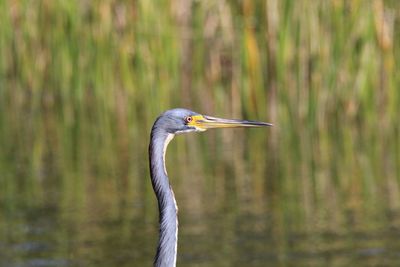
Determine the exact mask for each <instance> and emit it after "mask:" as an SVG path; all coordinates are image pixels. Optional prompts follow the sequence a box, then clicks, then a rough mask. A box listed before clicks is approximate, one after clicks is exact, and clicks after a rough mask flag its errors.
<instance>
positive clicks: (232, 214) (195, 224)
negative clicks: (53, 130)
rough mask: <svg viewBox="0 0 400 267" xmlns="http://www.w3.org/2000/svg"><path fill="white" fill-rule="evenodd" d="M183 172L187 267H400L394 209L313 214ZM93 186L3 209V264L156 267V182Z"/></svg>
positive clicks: (180, 194) (281, 197) (399, 218)
mask: <svg viewBox="0 0 400 267" xmlns="http://www.w3.org/2000/svg"><path fill="white" fill-rule="evenodd" d="M184 163H185V162H184ZM215 164H222V163H220V162H216V163H215ZM246 164H247V165H246ZM249 164H251V163H245V164H244V166H248V165H249ZM186 168H188V167H185V168H184V169H186ZM189 169H190V168H189ZM185 171H187V170H185ZM185 171H182V173H185ZM197 172H198V173H197ZM173 173H175V174H174V175H176V176H177V177H176V178H175V177H174V178H173V179H171V180H172V183H173V184H174V188H175V191H176V196H177V200H178V205H179V207H180V214H179V216H180V217H179V218H180V232H179V248H178V265H179V266H399V264H400V241H399V240H400V214H399V213H398V212H394V211H391V210H390V209H383V208H382V207H385V205H384V203H378V201H377V203H376V206H375V207H374V206H372V207H365V206H364V204H363V203H358V204H356V206H355V207H353V208H351V209H350V208H347V209H342V207H344V206H347V205H346V203H336V204H332V205H333V206H331V207H330V208H329V207H326V206H325V207H324V205H323V204H321V206H320V207H318V205H312V208H311V210H309V211H305V210H304V209H305V208H306V207H305V206H304V205H302V204H301V201H298V200H297V199H295V198H293V197H291V196H286V197H285V192H283V193H282V192H281V193H277V192H271V190H267V189H266V188H267V187H268V186H267V185H266V184H264V185H263V184H261V185H260V184H257V183H255V182H254V181H253V180H252V177H251V176H248V177H246V178H245V179H244V180H242V181H240V180H239V181H238V179H232V177H228V176H227V177H224V178H223V179H221V181H219V180H218V179H212V178H210V179H207V177H206V178H204V177H203V176H204V175H206V174H205V173H203V172H202V171H201V170H200V169H199V170H198V171H196V173H195V174H193V175H191V176H186V177H184V178H183V177H179V174H178V173H177V172H176V171H173ZM214 175H215V174H214ZM211 176H213V175H211ZM53 178H54V179H56V177H53ZM80 178H81V177H80ZM276 178H277V179H278V178H279V177H276ZM295 178H296V177H293V179H295ZM50 180H51V179H50ZM210 181H211V182H210ZM231 181H236V184H235V183H233V184H232V183H231ZM92 182H93V184H90V183H91V182H86V185H85V186H83V187H82V188H84V189H83V192H79V191H80V190H82V189H81V188H79V186H78V187H77V188H76V189H73V190H69V191H67V192H68V193H65V192H62V191H61V190H60V185H55V184H52V185H48V186H47V187H44V188H46V189H45V191H43V192H41V198H39V199H35V198H31V197H29V198H28V197H26V196H25V195H24V194H21V195H18V196H16V197H14V198H13V199H12V201H11V202H8V203H3V204H2V205H3V206H2V209H1V221H0V222H1V224H0V231H1V232H0V233H1V236H0V237H1V239H0V266H7V267H28V266H35V267H39V266H43V267H45V266H89V267H90V266H151V263H152V257H153V255H154V249H155V246H156V239H157V210H156V203H155V198H154V197H153V196H152V191H151V187H150V183H149V180H148V177H140V179H138V181H137V183H136V184H131V185H129V186H126V187H124V186H119V185H118V183H115V182H110V180H107V179H104V180H93V181H92ZM71 184H72V183H71ZM259 186H261V188H259ZM138 187H139V188H138ZM75 190H76V192H74V191H75ZM382 197H383V198H382V199H384V198H385V196H382ZM382 199H381V200H380V201H382ZM314 204H315V203H314ZM329 205H331V204H329ZM335 205H336V206H335ZM357 205H359V206H357ZM380 205H381V206H380ZM382 209H383V210H382ZM307 212H308V213H307Z"/></svg>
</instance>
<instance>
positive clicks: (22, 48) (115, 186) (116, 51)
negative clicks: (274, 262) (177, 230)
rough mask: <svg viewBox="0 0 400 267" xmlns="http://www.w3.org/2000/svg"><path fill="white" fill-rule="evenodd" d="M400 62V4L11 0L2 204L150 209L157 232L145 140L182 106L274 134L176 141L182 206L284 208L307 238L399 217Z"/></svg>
mask: <svg viewBox="0 0 400 267" xmlns="http://www.w3.org/2000/svg"><path fill="white" fill-rule="evenodd" d="M190 3H191V4H192V6H190ZM399 62H400V1H381V0H375V1H373V0H366V1H362V0H354V1H344V0H343V1H341V0H327V1H307V0H300V1H278V0H269V1H250V0H243V1H184V0H161V1H117V0H107V1H61V0H56V1H49V0H43V1H26V0H21V1H11V0H2V1H0V171H1V176H0V208H2V209H3V210H11V211H12V210H13V209H14V208H15V206H18V205H28V206H30V205H32V206H36V205H43V203H48V202H52V203H59V204H57V205H59V206H60V207H61V210H67V209H68V208H71V207H73V208H74V209H78V210H82V212H83V214H86V213H85V210H86V209H89V208H90V207H91V206H90V205H89V204H88V202H90V199H97V198H96V196H97V194H101V195H102V196H103V195H104V199H107V200H104V201H105V202H107V203H112V204H110V205H112V207H113V208H111V209H110V210H111V211H110V213H113V212H116V210H117V211H119V208H120V206H119V204H118V203H117V202H118V201H120V198H123V199H125V200H126V201H129V200H134V201H140V199H145V200H144V201H145V203H146V204H145V206H146V207H148V208H149V209H151V212H146V213H145V216H147V217H149V216H150V217H149V218H147V221H153V220H154V221H155V220H156V216H157V214H156V211H155V206H154V203H153V200H154V199H153V196H152V191H151V189H150V188H151V186H150V183H149V179H148V170H147V143H148V136H149V131H150V128H151V125H152V122H153V121H154V119H155V117H156V116H157V115H158V114H160V113H161V112H162V111H164V110H166V109H169V108H172V107H178V106H182V107H187V108H190V109H193V110H195V111H198V112H200V113H205V114H210V115H216V116H219V117H238V118H247V119H256V120H264V121H269V122H272V123H274V124H275V127H273V128H272V129H269V130H268V131H246V132H244V131H241V130H239V131H229V132H227V131H215V132H213V133H207V134H206V135H201V136H196V137H185V138H183V137H182V138H181V137H180V138H178V140H177V141H176V142H174V144H172V145H171V149H170V150H171V151H173V152H169V154H168V162H169V166H171V167H170V170H169V173H170V175H171V177H174V180H173V184H174V187H176V191H177V195H178V197H179V196H181V197H182V198H184V197H185V196H186V197H188V196H190V195H193V194H194V196H193V197H192V198H190V199H189V198H188V200H187V201H188V202H187V203H186V204H183V205H187V206H188V207H189V206H191V205H194V206H196V205H197V207H198V205H199V203H202V202H203V203H204V202H206V203H208V204H209V205H206V206H204V207H203V209H205V208H206V207H209V208H210V209H215V210H217V209H220V208H221V206H217V205H219V204H221V203H222V202H223V200H224V199H225V198H227V197H228V196H226V195H225V194H226V191H229V192H230V191H232V190H233V191H234V192H235V197H234V198H235V199H236V201H237V202H235V204H237V205H238V207H232V208H234V209H236V208H238V209H241V208H243V207H244V206H245V205H249V203H248V202H246V204H242V203H241V201H240V200H241V198H245V199H247V198H250V199H251V200H252V201H253V202H251V203H252V204H251V205H253V206H252V207H254V209H257V207H259V208H260V205H261V209H270V208H271V207H269V206H268V205H270V204H265V203H264V202H265V199H269V202H268V203H270V202H274V201H273V200H278V201H277V202H278V203H277V204H274V205H278V206H279V207H280V210H282V211H281V212H282V213H283V215H282V218H281V220H282V221H285V219H283V218H286V219H288V218H292V219H293V220H294V221H295V224H297V223H298V224H299V225H306V227H307V225H309V227H310V229H311V228H312V227H315V225H313V222H314V220H315V218H317V219H320V220H322V222H326V223H327V224H328V226H327V225H322V226H321V225H318V226H320V227H323V228H324V227H328V228H330V227H331V228H332V229H333V228H335V229H336V227H338V225H342V224H343V223H344V222H345V221H346V220H347V219H348V218H347V217H346V216H347V215H348V213H345V212H344V211H346V212H348V211H349V212H355V213H356V214H354V215H353V216H355V217H356V219H355V220H361V221H362V220H363V218H364V216H367V215H365V214H369V215H370V214H373V216H381V215H383V214H384V213H385V212H386V211H387V210H390V211H394V210H398V209H400V186H399V182H400V124H399V122H400V120H399V114H400V66H399ZM233 138H237V139H238V140H234V139H233ZM198 157H199V158H200V159H198ZM178 166H179V167H178ZM174 167H175V168H174ZM246 172H250V174H249V175H245V173H246ZM193 173H196V174H195V175H194V176H193V177H202V176H204V177H206V178H204V180H201V181H198V180H193V179H194V178H192V176H191V175H193ZM175 177H176V178H175ZM180 177H188V178H180ZM232 177H233V178H234V179H232ZM199 179H201V178H199ZM193 184H195V185H196V186H197V189H198V190H199V191H200V192H199V193H195V192H193V189H192V188H190V187H191V186H193ZM100 185H101V186H104V187H105V188H107V189H102V188H101V186H100ZM231 187H233V188H234V189H232V188H231ZM49 188H51V190H55V191H56V192H59V194H49V193H48V192H49V190H50V189H49ZM93 190H94V191H95V192H97V193H93ZM102 190H105V191H106V192H107V194H106V193H104V194H103V193H99V192H103V191H102ZM121 192H122V193H121ZM210 192H211V193H210ZM248 192H251V194H250V195H249V193H248ZM210 194H211V195H212V196H211V197H210ZM227 195H228V194H227ZM229 197H232V196H229ZM279 200H281V201H279ZM21 203H22V204H21ZM210 203H217V204H216V206H217V207H214V206H213V205H211V204H210ZM260 203H264V204H260ZM274 203H275V202H274ZM221 205H222V204H221ZM231 205H234V204H231ZM271 209H273V208H271ZM153 214H154V215H153ZM0 216H1V213H0ZM85 216H89V215H85ZM127 216H128V217H129V218H136V217H135V216H138V215H137V214H131V213H129V215H127ZM278 217H279V216H278ZM76 219H79V218H76ZM82 220H83V219H82ZM282 227H283V226H282ZM295 227H297V226H295ZM299 227H300V226H299ZM0 228H1V225H0ZM324 229H325V228H324ZM278 232H279V233H280V232H281V231H279V229H278ZM60 235H62V233H61V234H60ZM65 235H67V234H65ZM62 238H63V237H62ZM62 238H60V239H62ZM278 239H279V237H278ZM278 250H280V252H282V251H285V247H279V248H278ZM150 253H151V252H150Z"/></svg>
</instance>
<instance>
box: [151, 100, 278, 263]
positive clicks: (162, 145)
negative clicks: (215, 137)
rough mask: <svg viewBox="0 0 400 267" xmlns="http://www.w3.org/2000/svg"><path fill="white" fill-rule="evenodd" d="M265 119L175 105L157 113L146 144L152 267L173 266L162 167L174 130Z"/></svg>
mask: <svg viewBox="0 0 400 267" xmlns="http://www.w3.org/2000/svg"><path fill="white" fill-rule="evenodd" d="M262 126H271V124H269V123H264V122H255V121H242V120H227V119H220V118H214V117H209V116H205V115H201V114H198V113H196V112H193V111H191V110H187V109H182V108H177V109H171V110H168V111H166V112H164V113H163V114H161V115H160V116H159V117H158V118H157V119H156V121H155V122H154V125H153V127H152V129H151V135H150V145H149V161H150V176H151V183H152V185H153V189H154V193H155V194H156V197H157V201H158V209H159V224H160V232H159V241H158V246H157V253H156V256H155V259H154V266H156V267H174V266H176V254H177V244H178V215H177V214H178V207H177V205H176V201H175V196H174V192H173V191H172V188H171V185H170V183H169V179H168V174H167V170H166V167H165V152H166V149H167V146H168V143H169V142H170V141H171V140H172V138H173V137H174V136H175V134H181V133H187V132H199V131H205V130H207V129H210V128H233V127H262Z"/></svg>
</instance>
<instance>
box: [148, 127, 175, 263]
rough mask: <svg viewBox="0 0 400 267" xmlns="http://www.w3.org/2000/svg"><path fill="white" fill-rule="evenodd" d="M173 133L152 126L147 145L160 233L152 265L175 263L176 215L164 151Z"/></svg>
mask: <svg viewBox="0 0 400 267" xmlns="http://www.w3.org/2000/svg"><path fill="white" fill-rule="evenodd" d="M173 137H174V135H173V134H169V133H166V132H164V131H160V130H158V129H157V128H153V130H152V132H151V141H150V146H149V158H150V175H151V182H152V185H153V189H154V192H155V194H156V196H157V200H158V208H159V223H160V235H159V242H158V247H157V254H156V257H155V260H154V266H157V267H159V266H160V267H161V266H163V267H173V266H175V265H176V251H177V242H178V217H177V212H178V209H177V206H176V201H175V197H174V193H173V191H172V188H171V186H170V184H169V180H168V175H167V171H166V167H165V152H166V149H167V146H168V143H169V142H170V141H171V140H172V138H173Z"/></svg>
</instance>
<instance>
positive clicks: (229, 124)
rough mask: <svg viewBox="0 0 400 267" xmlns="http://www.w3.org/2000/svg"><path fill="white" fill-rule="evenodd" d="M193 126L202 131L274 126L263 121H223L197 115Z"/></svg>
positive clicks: (194, 117)
mask: <svg viewBox="0 0 400 267" xmlns="http://www.w3.org/2000/svg"><path fill="white" fill-rule="evenodd" d="M193 119H194V120H193V125H194V126H196V127H197V128H200V129H202V130H204V131H205V130H207V129H212V128H243V127H267V126H272V124H271V123H266V122H261V121H246V120H235V119H221V118H215V117H211V116H205V115H204V116H203V115H197V116H193Z"/></svg>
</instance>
